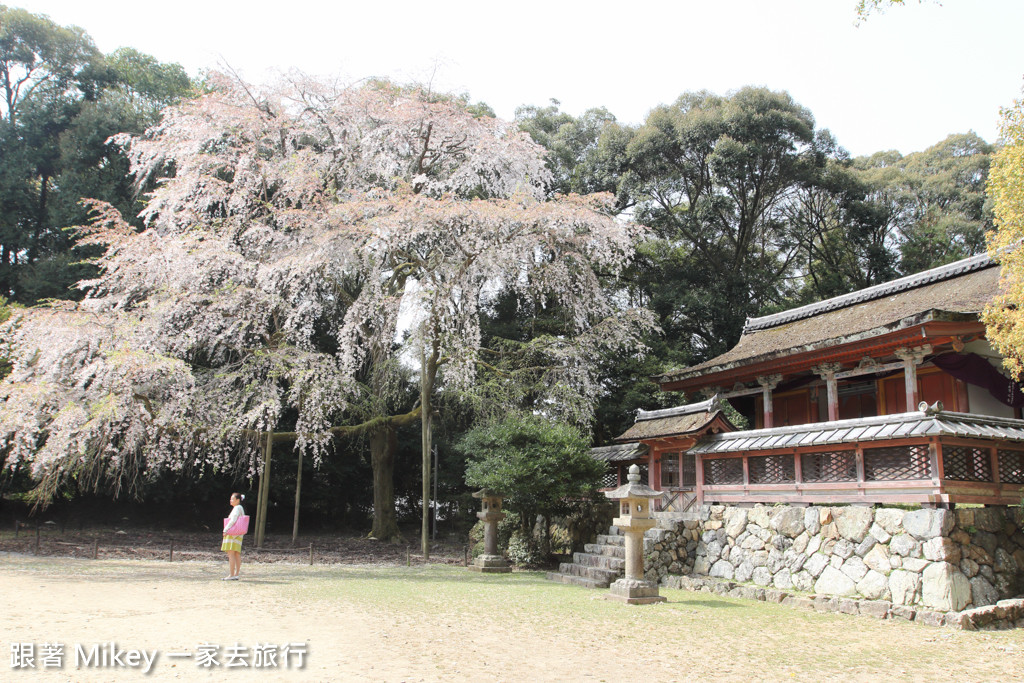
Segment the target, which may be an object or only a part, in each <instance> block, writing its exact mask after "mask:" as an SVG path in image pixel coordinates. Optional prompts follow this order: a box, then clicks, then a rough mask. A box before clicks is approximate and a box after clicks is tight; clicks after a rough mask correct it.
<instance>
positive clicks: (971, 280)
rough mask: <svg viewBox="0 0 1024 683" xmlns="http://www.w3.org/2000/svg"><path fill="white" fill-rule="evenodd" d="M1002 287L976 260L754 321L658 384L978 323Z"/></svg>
mask: <svg viewBox="0 0 1024 683" xmlns="http://www.w3.org/2000/svg"><path fill="white" fill-rule="evenodd" d="M998 289H999V268H997V267H996V264H995V263H994V262H993V261H992V260H991V259H989V258H988V257H987V256H975V257H972V258H969V259H964V260H962V261H957V262H956V263H951V264H949V265H946V266H942V267H941V268H934V269H932V270H929V271H925V272H923V273H918V274H916V275H911V276H908V277H905V278H901V279H899V280H893V281H892V282H887V283H884V284H882V285H876V286H874V287H869V288H867V289H863V290H860V291H857V292H853V293H851V294H846V295H843V296H839V297H834V298H832V299H827V300H825V301H820V302H818V303H816V304H811V305H809V306H803V307H801V308H797V309H793V310H791V311H783V312H782V313H777V314H774V315H771V316H765V317H763V318H752V319H749V320H748V321H747V324H746V326H745V327H744V332H743V336H742V337H741V338H740V341H739V343H737V344H736V346H734V347H733V348H732V349H730V350H729V351H727V352H726V353H724V354H722V355H721V356H718V357H717V358H713V359H711V360H709V361H706V362H704V363H701V364H700V365H695V366H693V367H689V368H684V369H681V370H675V371H672V372H668V373H666V374H665V375H663V376H661V377H660V378H659V380H660V381H661V382H662V383H669V382H678V381H681V380H686V379H691V378H696V377H700V376H704V375H710V374H714V373H718V372H723V371H727V370H731V369H734V368H739V367H742V366H745V365H753V364H755V363H760V362H764V361H770V360H773V359H775V358H780V357H784V356H788V355H793V354H796V353H803V352H806V351H813V350H817V349H823V348H830V347H836V346H841V345H843V344H846V343H850V342H853V341H858V340H862V339H866V338H870V337H873V336H880V335H882V334H886V333H888V332H893V331H896V330H900V329H902V328H909V327H914V326H916V325H920V324H923V323H927V322H931V321H973V320H976V319H977V316H978V314H979V313H980V312H981V310H982V309H983V308H984V307H985V305H986V304H987V303H988V302H989V301H991V300H992V298H993V297H994V296H995V295H996V293H997V292H998Z"/></svg>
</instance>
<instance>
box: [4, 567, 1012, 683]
mask: <svg viewBox="0 0 1024 683" xmlns="http://www.w3.org/2000/svg"><path fill="white" fill-rule="evenodd" d="M225 567H226V565H225V563H224V562H223V561H219V562H214V561H210V560H199V561H186V562H174V563H170V562H167V561H165V560H126V559H105V560H104V559H101V560H100V561H94V560H91V559H79V558H69V557H37V556H32V555H23V554H19V553H9V552H0V649H2V651H3V653H4V655H3V656H4V661H2V662H0V680H3V681H83V682H86V683H89V682H94V681H132V680H153V681H174V680H181V681H191V680H238V681H242V680H246V681H253V680H255V681H278V680H282V681H292V680H298V681H461V680H493V681H635V680H660V681H673V680H674V681H683V680H693V679H694V678H698V679H704V680H721V681H748V680H786V681H792V680H799V681H820V680H843V681H875V680H881V679H885V680H905V681H933V680H934V681H947V680H956V681H1008V680H1021V679H1022V678H1024V633H1022V632H1021V631H1008V632H992V633H967V632H960V631H952V630H949V629H934V628H927V627H924V626H919V625H916V624H910V623H902V622H888V621H886V622H879V621H876V620H874V619H870V618H867V617H850V616H846V615H831V614H817V613H814V612H810V611H806V610H794V609H791V608H788V607H783V606H780V605H767V604H765V603H755V602H749V601H742V600H734V599H728V598H720V597H718V596H713V595H709V594H703V593H689V592H685V591H674V590H663V595H666V596H667V597H668V598H669V602H668V603H665V604H663V605H658V606H646V607H636V606H627V605H620V604H618V603H614V602H610V601H607V600H603V599H601V597H600V595H599V594H598V592H595V591H587V590H585V589H581V588H576V587H571V586H564V585H561V584H555V583H552V582H548V581H545V580H544V579H543V576H542V575H541V574H540V573H536V572H522V573H518V572H517V573H515V574H511V575H507V574H506V575H485V576H481V575H479V574H474V573H472V572H468V571H466V570H465V569H463V568H462V567H458V566H451V565H429V566H426V567H424V566H422V565H416V564H413V566H411V567H407V566H405V565H404V563H400V564H399V566H385V565H380V564H378V565H372V566H368V565H351V564H350V565H327V564H318V565H315V566H313V567H310V566H308V564H291V563H284V562H278V563H264V564H256V563H251V562H249V563H243V567H242V573H243V580H241V581H238V582H224V581H221V580H220V579H221V577H222V576H223V575H224V572H225ZM111 642H113V643H116V646H117V648H120V649H124V650H131V649H139V650H147V651H156V652H157V654H156V659H155V662H154V664H153V666H152V670H151V672H150V673H149V674H148V675H144V674H143V673H142V670H141V667H139V668H110V667H108V668H99V667H96V666H84V667H82V668H76V667H75V652H74V650H75V646H76V645H77V646H81V647H82V648H83V650H84V652H85V653H86V654H88V653H89V652H90V651H91V650H90V648H92V647H93V646H97V645H98V646H100V647H101V648H107V647H109V645H108V644H109V643H111ZM23 643H24V644H29V643H31V644H33V645H34V654H35V656H36V660H35V663H36V665H37V666H36V668H34V669H29V668H15V667H14V666H13V662H14V660H13V658H14V654H13V653H12V649H11V648H12V646H15V647H20V644H23ZM45 643H61V644H63V645H64V647H65V653H64V661H63V668H61V669H55V668H44V667H43V666H42V661H41V659H40V658H41V656H42V648H43V646H44V644H45ZM206 644H208V645H211V646H214V647H217V648H219V652H218V657H219V659H218V664H219V666H211V667H209V668H203V667H200V666H198V665H197V661H196V658H197V657H198V655H199V651H200V647H201V646H203V645H206ZM236 645H237V646H239V647H241V648H242V650H239V652H244V654H245V657H244V661H245V662H246V663H247V666H245V667H241V666H239V667H234V668H228V667H227V666H226V661H227V660H226V657H227V649H228V648H230V647H232V646H236ZM260 645H265V646H272V647H273V649H274V650H275V651H276V652H278V657H279V661H278V666H276V667H270V666H266V667H261V668H255V667H254V666H253V664H254V663H255V660H254V657H255V650H256V648H257V646H260ZM286 646H291V647H292V648H293V649H296V650H297V649H303V648H304V649H305V652H306V654H305V657H306V662H305V667H304V668H302V669H298V668H294V666H293V668H287V667H285V666H284V663H283V661H281V659H282V657H283V654H284V651H283V648H284V647H286ZM264 649H266V648H264ZM182 653H188V654H189V656H188V657H174V656H173V655H175V654H178V655H181V654H182ZM291 661H292V663H293V665H294V664H295V663H297V661H296V659H295V656H294V655H293V659H292V660H291Z"/></svg>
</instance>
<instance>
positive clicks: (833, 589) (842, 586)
mask: <svg viewBox="0 0 1024 683" xmlns="http://www.w3.org/2000/svg"><path fill="white" fill-rule="evenodd" d="M814 592H815V593H824V594H826V595H841V596H845V595H854V594H855V593H856V592H857V584H856V583H854V581H853V579H851V578H850V577H849V576H847V575H846V574H844V573H842V572H841V571H839V570H838V569H836V568H835V567H825V570H824V571H822V572H821V576H819V577H818V580H817V581H815V582H814Z"/></svg>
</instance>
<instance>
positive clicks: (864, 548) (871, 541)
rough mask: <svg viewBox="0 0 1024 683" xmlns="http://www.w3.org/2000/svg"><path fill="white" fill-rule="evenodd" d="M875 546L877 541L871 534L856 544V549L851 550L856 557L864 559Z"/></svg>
mask: <svg viewBox="0 0 1024 683" xmlns="http://www.w3.org/2000/svg"><path fill="white" fill-rule="evenodd" d="M883 533H884V532H883ZM877 544H878V540H877V539H876V538H875V537H874V536H872V535H871V534H868V535H867V536H865V537H864V540H863V541H861V542H860V543H858V544H857V547H856V548H854V549H853V552H854V553H856V555H857V557H864V556H865V555H867V554H868V553H869V552H870V551H871V549H872V548H874V547H875V546H876V545H877Z"/></svg>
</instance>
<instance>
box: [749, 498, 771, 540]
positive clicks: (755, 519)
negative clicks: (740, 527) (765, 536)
mask: <svg viewBox="0 0 1024 683" xmlns="http://www.w3.org/2000/svg"><path fill="white" fill-rule="evenodd" d="M769 510H771V508H768V507H765V506H764V505H755V506H754V507H752V508H750V509H748V510H747V521H748V522H749V523H750V524H756V525H757V526H759V527H767V526H768V524H769V522H770V518H769V516H768V514H769ZM751 533H753V532H751Z"/></svg>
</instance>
